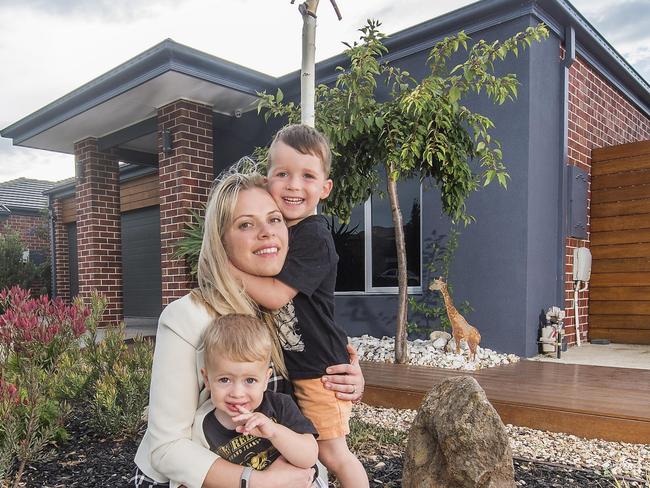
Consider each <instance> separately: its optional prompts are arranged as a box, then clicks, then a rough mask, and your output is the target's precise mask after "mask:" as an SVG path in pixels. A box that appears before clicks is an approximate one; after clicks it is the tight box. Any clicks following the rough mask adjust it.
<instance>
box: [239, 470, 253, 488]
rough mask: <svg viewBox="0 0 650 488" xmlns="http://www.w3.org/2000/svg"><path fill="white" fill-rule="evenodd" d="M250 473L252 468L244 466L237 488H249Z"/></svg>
mask: <svg viewBox="0 0 650 488" xmlns="http://www.w3.org/2000/svg"><path fill="white" fill-rule="evenodd" d="M252 473H253V468H251V467H250V466H246V467H245V468H244V471H242V473H241V478H240V481H239V488H250V484H249V480H250V478H251V474H252Z"/></svg>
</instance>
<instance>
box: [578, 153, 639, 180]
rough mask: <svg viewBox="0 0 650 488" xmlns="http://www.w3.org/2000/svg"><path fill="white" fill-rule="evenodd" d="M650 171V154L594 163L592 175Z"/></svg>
mask: <svg viewBox="0 0 650 488" xmlns="http://www.w3.org/2000/svg"><path fill="white" fill-rule="evenodd" d="M642 169H650V154H640V155H638V156H629V157H626V158H620V159H613V160H607V161H600V162H598V161H592V165H591V174H592V175H593V176H600V175H607V174H612V173H621V172H623V171H638V170H642Z"/></svg>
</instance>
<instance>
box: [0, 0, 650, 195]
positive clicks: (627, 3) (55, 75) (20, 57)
mask: <svg viewBox="0 0 650 488" xmlns="http://www.w3.org/2000/svg"><path fill="white" fill-rule="evenodd" d="M300 1H301V0H298V1H297V2H296V3H295V4H293V5H292V4H291V3H290V0H0V59H2V60H3V67H2V71H1V72H0V128H5V127H7V126H8V125H10V124H12V123H14V122H16V121H18V120H20V119H21V118H23V117H25V116H27V115H29V114H31V113H32V112H34V111H36V110H38V109H39V108H41V107H43V106H45V105H47V104H48V103H50V102H52V101H54V100H56V99H57V98H59V97H61V96H63V95H65V94H67V93H69V92H71V91H72V90H74V89H76V88H78V87H80V86H82V85H83V84H85V83H87V82H88V81H90V80H92V79H94V78H95V77H97V76H100V75H101V74H103V73H105V72H107V71H109V70H111V69H112V68H114V67H116V66H118V65H119V64H121V63H123V62H124V61H126V60H128V59H130V58H132V57H134V56H136V55H137V54H139V53H141V52H143V51H145V50H146V49H148V48H150V47H152V46H154V45H155V44H158V43H159V42H160V41H162V40H163V39H166V38H172V39H174V40H175V41H176V42H179V43H181V44H185V45H187V46H190V47H193V48H195V49H198V50H201V51H204V52H206V53H209V54H212V55H215V56H218V57H220V58H223V59H226V60H228V61H232V62H235V63H238V64H241V65H243V66H246V67H249V68H252V69H255V70H258V71H261V72H264V73H267V74H270V75H273V76H279V75H283V74H286V73H289V72H291V71H295V70H297V69H299V68H300V57H301V29H302V20H301V18H300V14H299V13H298V10H297V5H298V3H300ZM469 3H473V2H472V1H470V0H453V1H450V0H436V1H433V0H400V1H395V0H372V1H361V0H338V1H337V4H338V6H339V9H340V10H341V13H342V14H343V20H342V21H338V20H337V19H336V15H335V13H334V10H333V9H332V7H331V5H330V2H329V1H328V0H322V1H321V2H320V6H319V10H318V14H319V15H318V28H317V41H316V49H317V51H316V59H317V61H318V60H321V59H326V58H329V57H331V56H333V55H336V54H338V53H340V52H341V51H342V50H343V45H342V44H341V42H342V41H354V40H356V39H357V38H358V32H357V29H358V28H359V27H361V26H363V25H364V23H365V20H366V19H367V18H373V19H378V20H380V21H381V22H382V31H383V32H385V33H387V34H391V33H394V32H397V31H400V30H402V29H405V28H407V27H410V26H412V25H415V24H418V23H420V22H423V21H426V20H429V19H431V18H434V17H437V16H439V15H441V14H444V13H446V12H449V11H452V10H454V9H457V8H459V7H462V6H464V5H467V4H469ZM572 3H573V5H574V6H575V7H576V8H577V9H578V11H580V12H581V13H582V14H583V15H584V16H585V17H586V18H587V20H589V21H590V22H591V23H592V24H593V25H594V27H596V29H597V30H598V31H599V32H600V33H601V34H602V35H603V36H604V37H605V39H607V41H608V42H609V43H610V44H611V45H612V46H613V47H614V48H615V49H616V50H617V51H618V52H619V53H621V54H622V55H623V57H624V58H625V59H627V61H628V62H629V63H630V64H631V65H632V66H633V67H634V68H635V69H636V70H637V71H638V72H639V73H640V74H641V75H642V76H643V77H644V78H645V79H646V80H650V0H573V1H572ZM73 175H74V163H73V157H72V156H71V155H67V154H59V153H53V152H49V151H41V150H36V149H28V148H22V147H14V146H12V143H11V140H10V139H5V138H0V182H2V181H8V180H11V179H14V178H19V177H27V178H36V179H47V180H52V181H56V180H61V179H64V178H68V177H70V176H73Z"/></svg>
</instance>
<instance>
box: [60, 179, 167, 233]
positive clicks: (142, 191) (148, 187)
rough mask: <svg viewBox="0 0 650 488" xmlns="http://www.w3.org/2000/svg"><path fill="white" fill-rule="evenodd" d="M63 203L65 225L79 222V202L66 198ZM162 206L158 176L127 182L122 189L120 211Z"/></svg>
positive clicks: (72, 198)
mask: <svg viewBox="0 0 650 488" xmlns="http://www.w3.org/2000/svg"><path fill="white" fill-rule="evenodd" d="M62 202H63V223H65V224H69V223H71V222H76V221H77V202H76V199H75V198H74V197H70V198H65V199H64V200H62ZM159 204H160V189H159V184H158V175H157V174H153V175H148V176H144V177H142V178H138V179H135V180H131V181H127V182H126V183H123V184H122V185H121V187H120V211H121V212H128V211H129V210H137V209H139V208H145V207H152V206H154V205H159Z"/></svg>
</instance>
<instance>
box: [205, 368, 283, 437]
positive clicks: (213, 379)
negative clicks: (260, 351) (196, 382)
mask: <svg viewBox="0 0 650 488" xmlns="http://www.w3.org/2000/svg"><path fill="white" fill-rule="evenodd" d="M201 372H202V373H203V379H204V381H205V384H206V387H207V388H208V390H209V391H210V396H211V398H212V404H213V405H214V408H215V409H216V411H215V415H216V416H217V419H218V420H219V422H220V423H221V425H223V426H224V427H226V428H228V429H234V428H235V423H234V422H233V421H232V417H236V416H237V415H240V414H241V413H242V412H241V411H240V408H245V409H246V410H248V411H251V412H252V411H253V410H255V409H256V408H257V407H259V406H260V404H261V403H262V397H263V395H264V391H265V390H266V386H267V384H268V380H269V377H270V376H271V369H270V368H269V363H268V361H253V362H242V361H231V360H230V359H227V358H223V357H222V358H219V359H217V360H216V361H214V364H211V365H210V367H209V368H208V369H207V371H206V369H205V368H204V369H202V370H201Z"/></svg>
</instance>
